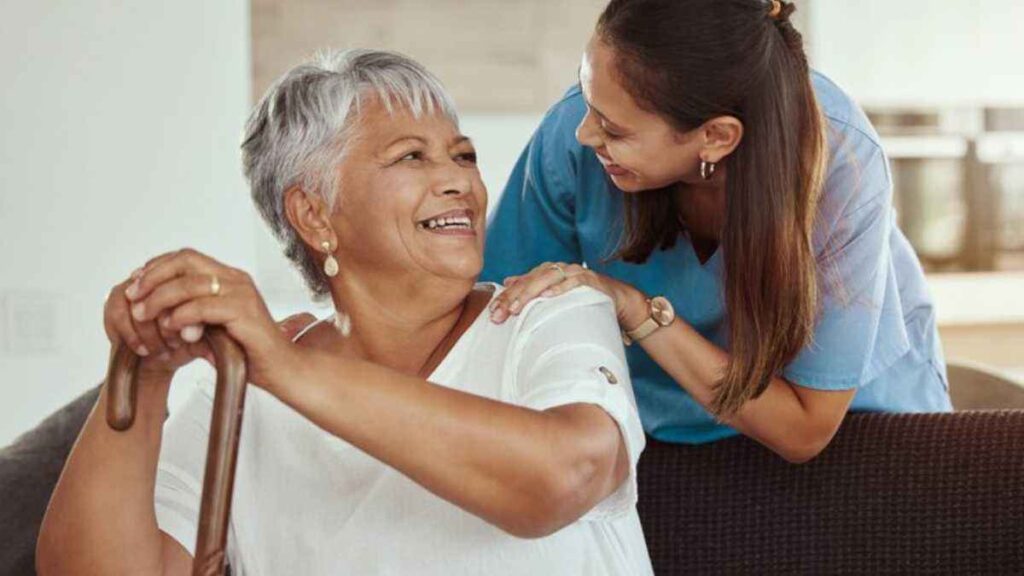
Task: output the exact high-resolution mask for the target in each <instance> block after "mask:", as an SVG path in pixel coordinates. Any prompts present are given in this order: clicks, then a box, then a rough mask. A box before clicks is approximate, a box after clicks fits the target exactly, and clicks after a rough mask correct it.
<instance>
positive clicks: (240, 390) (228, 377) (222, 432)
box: [107, 327, 246, 576]
mask: <svg viewBox="0 0 1024 576" xmlns="http://www.w3.org/2000/svg"><path fill="white" fill-rule="evenodd" d="M206 342H207V344H208V345H209V346H210V348H211V349H212V350H213V355H214V359H215V363H216V367H217V389H216V392H215V394H214V397H213V413H212V414H211V417H210V439H209V444H208V447H207V454H206V471H205V475H204V477H203V499H202V504H201V505H200V508H199V533H198V535H197V537H196V548H195V551H196V553H195V560H194V561H193V564H192V574H193V576H216V575H222V574H224V567H225V560H226V554H225V552H226V550H227V536H228V522H229V520H230V517H231V496H232V492H233V488H234V484H235V466H236V464H237V461H238V439H239V437H240V433H241V430H242V413H243V410H244V408H245V386H246V374H245V353H244V352H243V351H242V348H241V347H240V346H239V345H238V344H237V343H236V342H235V341H234V340H232V339H231V337H230V336H228V334H227V332H225V331H224V330H223V329H222V328H218V327H207V329H206ZM138 361H139V358H138V356H136V355H135V353H134V352H132V351H131V350H130V349H129V348H128V347H127V346H125V345H124V344H122V345H120V346H119V347H118V348H117V350H116V351H115V352H114V355H113V356H112V358H111V362H110V367H109V369H108V371H107V387H108V390H107V396H108V398H107V423H108V424H109V425H110V427H111V428H113V429H115V430H127V429H128V428H130V427H131V425H132V423H133V422H134V420H135V401H136V397H137V391H136V389H135V387H136V379H135V374H136V368H137V367H138Z"/></svg>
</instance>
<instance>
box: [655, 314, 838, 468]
mask: <svg viewBox="0 0 1024 576" xmlns="http://www.w3.org/2000/svg"><path fill="white" fill-rule="evenodd" d="M639 345H641V346H643V348H644V350H645V351H646V352H647V353H648V354H649V355H650V356H651V358H652V359H653V360H654V361H655V362H657V363H658V365H659V366H661V367H662V369H663V370H665V372H666V373H668V375H669V376H671V377H672V379H673V380H675V381H676V383H678V384H679V385H680V386H682V387H683V388H684V389H685V390H686V391H687V392H689V393H690V395H691V396H692V397H693V398H694V399H695V400H696V401H697V402H699V403H700V404H701V405H702V406H704V407H705V408H709V407H710V406H711V404H712V401H713V400H714V398H715V394H716V391H715V384H716V383H717V382H718V381H719V380H720V379H721V377H722V375H723V374H724V373H725V368H726V365H727V363H728V361H729V356H728V353H727V352H725V351H724V350H722V349H721V348H719V347H718V346H716V345H715V344H713V343H712V342H710V341H708V340H707V339H706V338H704V337H703V336H701V335H700V334H699V333H698V332H697V331H696V330H694V329H693V327H691V326H690V325H688V324H687V323H686V322H684V321H682V320H681V319H677V320H676V321H675V322H673V323H672V324H671V325H670V326H667V327H665V328H662V329H660V330H658V331H656V332H655V333H654V334H652V335H651V336H649V337H647V338H645V339H644V340H642V341H641V342H640V343H639ZM723 423H725V424H728V425H729V426H732V427H733V428H735V429H736V430H738V431H739V432H741V433H742V434H744V435H746V436H749V437H751V438H753V439H754V440H757V441H758V442H760V443H761V444H764V445H765V446H766V447H768V448H769V449H771V450H772V451H774V452H776V453H778V454H779V455H780V456H782V457H784V458H786V459H787V460H790V461H794V462H801V461H805V460H807V459H809V458H810V457H812V456H813V455H814V454H817V453H818V452H819V451H820V450H821V449H822V448H824V446H825V445H827V444H828V442H829V440H830V439H831V438H832V436H833V434H834V433H835V428H836V426H835V424H836V423H835V422H834V421H833V419H831V418H828V417H821V415H820V414H817V413H816V412H815V411H814V410H812V409H810V408H809V407H808V406H806V405H805V402H804V400H803V399H802V398H801V395H800V393H799V392H798V391H797V390H796V389H795V388H794V386H793V385H792V384H790V383H789V382H787V381H786V380H784V379H783V378H780V377H774V378H772V380H771V382H770V383H769V385H768V387H767V388H766V389H765V391H764V393H763V394H761V395H760V396H759V397H757V398H755V399H753V400H750V401H748V402H747V403H745V404H744V405H743V406H742V407H741V408H740V409H739V410H738V411H737V412H736V413H735V414H733V415H731V416H728V417H726V418H724V419H723Z"/></svg>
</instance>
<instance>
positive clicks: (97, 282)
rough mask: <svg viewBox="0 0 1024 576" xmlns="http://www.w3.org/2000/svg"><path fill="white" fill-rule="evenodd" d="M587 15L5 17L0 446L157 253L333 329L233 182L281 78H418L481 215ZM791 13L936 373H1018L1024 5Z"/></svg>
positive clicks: (505, 4)
mask: <svg viewBox="0 0 1024 576" xmlns="http://www.w3.org/2000/svg"><path fill="white" fill-rule="evenodd" d="M604 4H605V2H604V1H598V0H474V1H472V2H464V1H461V0H430V1H429V2H428V1H414V0H374V1H373V2H364V1H356V0H336V1H330V0H290V1H284V0H252V1H251V2H247V1H244V0H217V1H215V2H210V1H205V0H177V1H176V2H137V1H136V2H129V1H127V0H124V1H114V0H74V1H71V0H47V1H45V2H38V1H29V0H0V14H2V18H0V77H2V78H4V88H3V90H2V92H0V117H2V118H3V125H4V126H3V129H2V131H0V226H2V230H3V234H4V235H3V241H2V242H0V266H2V270H3V272H2V275H0V382H2V384H0V446H3V445H6V444H8V443H9V442H10V441H12V440H14V438H16V437H17V435H18V434H20V433H21V432H23V431H25V430H27V429H29V428H31V427H32V426H34V425H35V424H36V423H37V422H38V421H39V420H41V419H42V418H43V417H45V415H47V414H49V413H50V412H52V411H53V410H55V409H57V408H58V407H60V406H61V405H63V404H65V403H66V402H68V401H69V400H70V399H72V398H73V397H75V396H77V395H78V394H80V393H81V392H83V391H85V390H86V389H88V388H90V387H92V386H95V385H96V384H97V383H98V382H100V381H101V380H102V378H103V371H104V369H105V367H106V363H107V353H108V349H109V347H108V344H107V341H106V338H105V336H104V333H103V328H102V307H103V301H104V299H105V298H106V295H107V293H108V292H109V291H110V289H111V287H112V286H113V285H114V284H116V283H118V282H120V281H122V280H123V279H124V278H125V277H126V276H127V275H128V274H129V273H130V272H131V270H133V269H134V268H135V267H137V266H139V265H141V264H142V263H143V262H145V261H146V260H147V259H148V258H150V257H152V256H154V255H156V254H158V253H161V252H165V251H168V250H172V249H176V248H180V247H182V246H193V247H195V248H197V249H199V250H202V251H205V252H207V253H209V254H211V255H213V256H215V257H217V258H218V259H220V260H222V261H224V262H226V263H229V264H231V265H234V266H237V267H241V268H244V269H246V270H248V271H250V272H251V273H252V274H253V276H254V277H255V278H256V280H257V283H258V284H259V286H260V288H261V290H262V291H263V293H264V295H265V297H266V298H267V300H268V302H269V303H270V305H271V308H272V310H273V311H274V312H275V314H277V315H285V314H288V313H291V312H293V311H297V310H313V311H314V312H315V313H316V314H317V315H318V316H322V315H325V314H326V313H327V311H326V310H325V309H323V308H316V307H315V306H313V305H312V304H311V303H310V302H309V299H308V297H307V295H306V293H305V291H304V289H303V287H302V284H301V283H300V280H299V278H298V276H297V275H296V274H295V273H294V272H293V271H292V270H291V269H290V268H289V267H288V265H287V263H286V261H285V259H284V258H283V257H282V256H281V254H280V250H279V248H278V247H277V245H276V244H275V242H274V240H273V239H272V237H271V236H270V234H269V232H268V231H267V229H266V228H265V226H264V225H263V223H262V221H260V220H259V218H258V216H257V215H256V213H255V210H254V209H253V208H252V206H251V202H250V201H249V198H248V191H247V188H246V186H245V183H244V181H243V179H242V177H241V170H240V163H239V152H238V144H239V138H240V135H241V131H242V126H243V123H244V121H245V118H246V116H247V115H248V112H249V108H250V107H251V106H252V104H253V103H254V101H255V99H256V98H258V97H259V95H260V94H261V93H262V92H263V91H264V90H265V89H266V88H267V87H268V86H269V85H270V83H271V82H272V81H273V80H274V79H275V78H276V77H277V76H278V75H279V74H281V73H282V72H284V71H285V70H287V69H288V68H289V67H290V66H292V65H293V64H295V63H297V62H299V61H301V60H303V59H305V58H306V57H308V56H310V55H311V54H312V53H314V52H315V51H316V50H318V49H321V48H326V47H334V48H345V47H356V46H359V47H374V48H387V49H393V50H399V51H402V52H405V53H407V54H409V55H411V56H413V57H415V58H416V59H418V60H420V61H421V62H423V63H424V64H425V65H426V66H427V67H428V68H430V69H431V70H432V71H433V72H434V73H436V74H437V75H438V76H440V78H441V79H442V81H444V82H445V84H446V85H447V86H448V88H449V89H450V90H451V92H452V93H453V94H454V96H455V99H456V102H457V103H458V105H459V108H460V111H461V113H462V122H463V125H462V128H463V132H465V133H466V134H467V135H469V136H471V137H472V138H473V139H474V140H475V141H476V143H477V147H478V150H479V153H480V159H481V169H482V171H483V173H484V179H485V181H486V183H487V185H488V188H489V190H490V194H491V200H490V202H491V206H494V205H495V204H496V203H497V197H498V196H499V195H500V194H501V191H502V187H503V183H504V180H505V178H506V177H507V175H508V173H509V171H510V169H511V166H512V164H513V162H514V161H515V159H516V157H517V156H518V154H519V152H520V151H521V149H522V147H523V146H524V145H525V144H526V141H527V140H528V138H529V136H530V134H531V133H532V132H533V130H534V129H535V128H536V126H537V124H538V122H539V121H540V118H541V116H542V115H543V112H544V110H545V109H546V108H547V107H548V106H549V105H551V104H552V103H553V102H554V101H555V100H556V99H557V98H558V97H559V96H560V95H561V94H562V92H564V91H565V89H566V88H568V87H569V86H570V85H571V84H572V83H573V82H574V81H575V75H576V67H577V65H578V63H579V56H580V53H581V51H582V48H583V46H584V44H585V43H586V40H587V38H588V36H589V35H590V32H591V30H592V27H593V24H594V22H595V20H596V18H597V15H598V13H599V12H600V10H601V8H602V7H603V6H604ZM796 4H797V6H798V8H799V10H798V12H797V16H796V20H797V26H798V28H800V29H801V30H802V31H803V33H804V35H805V38H806V40H807V43H808V50H809V53H810V56H811V60H812V63H813V65H814V66H815V67H816V68H817V69H819V70H820V71H822V72H824V73H825V74H826V75H828V76H830V77H832V79H834V80H835V81H836V82H837V83H839V85H840V86H842V87H844V88H845V89H846V90H847V91H848V92H849V93H850V94H851V95H853V96H854V98H855V99H857V100H858V102H860V103H861V105H862V106H863V107H864V108H865V110H866V111H867V112H868V114H869V115H870V116H871V118H872V120H873V121H874V122H875V124H876V126H877V127H878V129H879V132H880V133H881V134H882V136H883V141H884V142H883V143H884V145H885V146H886V148H887V150H888V152H889V155H890V158H891V161H892V167H893V173H894V180H895V186H896V200H895V202H896V207H897V209H898V211H899V215H900V224H901V226H902V228H903V230H904V231H905V232H906V234H907V235H908V237H909V238H910V239H911V241H912V242H913V244H914V246H915V247H916V249H917V251H918V253H919V255H920V257H921V259H922V261H923V263H924V265H925V268H926V269H927V271H928V273H929V280H930V284H931V288H932V291H933V293H934V295H935V298H936V302H937V307H938V317H939V321H940V330H941V332H942V337H943V342H944V345H945V349H946V354H947V357H948V358H949V359H950V360H953V361H966V362H968V363H976V364H980V365H984V366H987V367H989V368H991V369H993V370H995V371H998V372H1000V373H1001V374H1003V375H1006V376H1009V377H1010V378H1011V379H1012V378H1017V379H1024V66H1022V65H1021V61H1022V58H1024V38H1022V36H1021V34H1020V24H1021V23H1022V22H1024V4H1022V3H1020V2H1019V1H1017V0H944V1H943V2H935V1H925V0H847V1H844V2H839V1H836V0H803V1H797V2H796ZM174 401H175V400H174V399H172V402H174Z"/></svg>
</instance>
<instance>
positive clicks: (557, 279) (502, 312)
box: [490, 262, 647, 329]
mask: <svg viewBox="0 0 1024 576" xmlns="http://www.w3.org/2000/svg"><path fill="white" fill-rule="evenodd" d="M504 284H505V287H506V289H505V291H504V292H502V293H501V294H499V295H498V296H497V297H496V298H495V299H494V301H493V302H492V303H491V307H490V311H491V320H493V321H494V322H495V323H498V324H500V323H502V322H504V321H505V320H506V319H507V318H508V317H509V316H515V315H518V314H519V312H521V311H522V310H523V308H525V307H526V304H527V303H528V302H530V301H531V300H533V299H534V298H537V297H538V296H540V297H544V298H547V297H551V296H558V295H559V294H564V293H565V292H568V291H569V290H572V289H574V288H577V287H579V286H590V287H591V288H594V289H596V290H599V291H601V292H604V293H605V294H607V295H608V296H609V297H611V299H612V301H613V302H614V303H615V314H616V316H617V317H618V319H619V325H620V326H623V327H624V328H629V329H631V328H634V327H635V326H637V325H639V324H640V323H642V322H643V321H644V318H645V315H646V314H647V303H646V302H647V299H646V297H645V296H644V294H643V292H641V291H639V290H637V289H636V288H634V287H633V286H631V285H629V284H626V283H625V282H620V281H619V280H616V279H614V278H611V277H609V276H604V275H602V274H598V273H597V272H594V271H593V270H590V269H588V268H584V267H582V266H580V265H579V264H565V263H553V262H545V263H543V264H541V265H540V266H537V267H536V268H534V269H533V270H531V271H530V272H528V273H526V274H524V275H522V276H510V277H508V278H506V279H505V282H504Z"/></svg>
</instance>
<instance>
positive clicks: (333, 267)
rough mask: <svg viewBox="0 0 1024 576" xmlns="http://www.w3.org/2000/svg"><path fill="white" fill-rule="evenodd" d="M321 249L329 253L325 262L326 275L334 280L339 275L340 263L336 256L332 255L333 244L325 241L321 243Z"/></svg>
mask: <svg viewBox="0 0 1024 576" xmlns="http://www.w3.org/2000/svg"><path fill="white" fill-rule="evenodd" d="M320 247H321V248H323V250H324V252H326V253H327V259H326V260H324V274H327V276H329V277H331V278H334V277H335V276H337V275H338V261H337V260H335V259H334V254H331V243H330V242H327V241H326V240H324V241H323V242H321V243H320Z"/></svg>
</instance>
